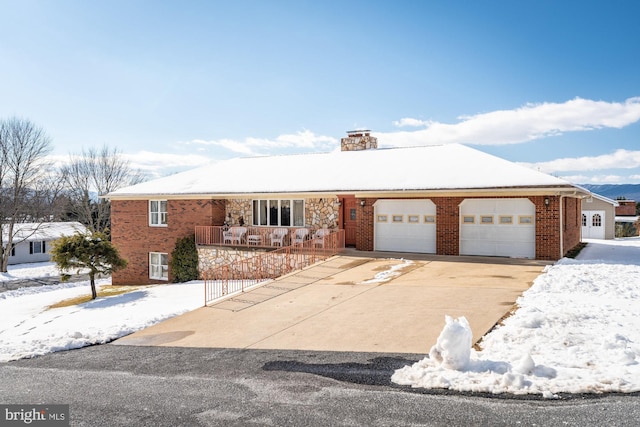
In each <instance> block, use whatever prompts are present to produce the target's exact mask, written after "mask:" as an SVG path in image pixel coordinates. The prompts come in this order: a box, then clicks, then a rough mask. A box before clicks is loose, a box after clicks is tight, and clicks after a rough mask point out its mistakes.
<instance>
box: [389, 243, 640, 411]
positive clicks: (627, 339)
mask: <svg viewBox="0 0 640 427" xmlns="http://www.w3.org/2000/svg"><path fill="white" fill-rule="evenodd" d="M588 242H589V245H588V246H587V247H586V248H585V249H584V250H583V251H582V252H581V253H580V255H579V256H578V258H577V259H576V260H571V259H563V260H560V261H559V262H558V263H556V264H554V265H552V266H549V267H547V268H546V269H545V271H544V272H543V274H541V275H540V276H539V277H538V278H536V280H535V281H534V283H533V285H532V286H531V288H530V289H528V290H527V291H526V292H524V294H523V295H522V296H521V297H520V298H519V299H518V309H517V311H516V312H515V313H514V314H513V315H512V316H511V317H509V318H507V319H506V320H505V321H504V322H503V324H502V325H501V326H499V327H497V328H496V329H494V330H493V331H492V332H490V333H489V334H487V335H486V336H485V337H484V338H483V340H482V341H481V343H480V345H481V348H482V350H481V351H475V350H473V349H471V348H470V346H471V331H470V330H469V325H468V323H467V321H466V319H464V318H459V319H453V318H446V319H445V326H444V328H443V330H442V332H441V334H440V337H439V338H438V341H437V343H436V344H435V345H434V346H433V348H432V349H431V351H430V352H429V355H428V356H426V357H425V358H424V359H422V360H421V361H419V362H417V363H415V364H414V365H412V366H406V367H404V368H402V369H399V370H397V371H396V372H395V373H394V375H393V376H392V381H394V382H395V383H397V384H402V385H411V386H413V387H421V388H446V389H452V390H459V391H474V392H487V393H514V394H526V393H533V394H541V395H542V396H544V397H547V398H553V397H557V396H558V395H559V394H561V393H603V392H623V393H627V392H634V391H640V238H630V239H620V240H612V241H603V240H589V241H588Z"/></svg>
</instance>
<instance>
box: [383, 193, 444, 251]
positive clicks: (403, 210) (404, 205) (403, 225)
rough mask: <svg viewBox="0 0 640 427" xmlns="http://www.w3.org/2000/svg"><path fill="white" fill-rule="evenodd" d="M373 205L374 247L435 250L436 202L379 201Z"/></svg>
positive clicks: (397, 249)
mask: <svg viewBox="0 0 640 427" xmlns="http://www.w3.org/2000/svg"><path fill="white" fill-rule="evenodd" d="M373 206H374V221H375V228H374V249H375V250H377V251H393V252H418V253H432V254H434V253H436V205H435V204H434V203H433V202H432V201H431V200H428V199H421V200H378V201H377V202H376V203H375V204H374V205H373Z"/></svg>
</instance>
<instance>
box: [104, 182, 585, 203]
mask: <svg viewBox="0 0 640 427" xmlns="http://www.w3.org/2000/svg"><path fill="white" fill-rule="evenodd" d="M342 195H354V196H355V197H357V198H428V197H446V196H456V197H491V196H500V197H506V196H514V197H515V196H518V197H524V196H567V197H576V198H586V197H589V196H591V193H590V192H589V191H587V190H585V189H583V188H580V187H576V186H571V185H567V186H558V187H546V186H541V187H501V188H456V189H451V188H442V189H424V190H416V189H411V190H405V189H398V190H388V189H385V190H366V191H365V190H336V191H329V190H326V191H318V192H260V193H215V194H212V193H192V194H130V195H124V194H123V195H112V196H110V197H108V198H109V199H110V200H155V199H163V200H165V199H166V200H192V199H199V200H203V199H205V200H210V199H222V200H225V199H226V200H229V199H269V198H271V199H273V198H278V199H291V198H321V197H339V196H342Z"/></svg>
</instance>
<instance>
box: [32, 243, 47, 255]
mask: <svg viewBox="0 0 640 427" xmlns="http://www.w3.org/2000/svg"><path fill="white" fill-rule="evenodd" d="M45 252H46V249H45V245H44V241H40V242H29V253H30V254H32V255H33V254H43V253H45Z"/></svg>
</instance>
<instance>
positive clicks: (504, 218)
mask: <svg viewBox="0 0 640 427" xmlns="http://www.w3.org/2000/svg"><path fill="white" fill-rule="evenodd" d="M499 221H500V224H513V217H512V216H511V215H500V219H499Z"/></svg>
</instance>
